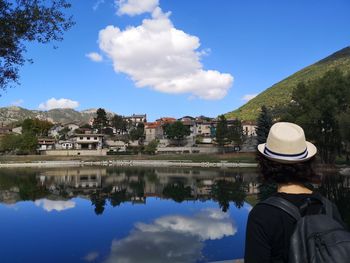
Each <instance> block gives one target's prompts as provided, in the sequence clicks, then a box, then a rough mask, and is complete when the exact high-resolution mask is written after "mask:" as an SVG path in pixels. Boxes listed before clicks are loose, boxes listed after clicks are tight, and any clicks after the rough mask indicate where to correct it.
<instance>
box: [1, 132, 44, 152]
mask: <svg viewBox="0 0 350 263" xmlns="http://www.w3.org/2000/svg"><path fill="white" fill-rule="evenodd" d="M37 144H38V140H37V138H36V136H35V135H34V134H32V133H24V134H21V135H16V134H7V135H5V136H4V137H3V138H2V139H1V141H0V152H4V153H10V154H15V153H17V154H30V153H35V152H36V147H37Z"/></svg>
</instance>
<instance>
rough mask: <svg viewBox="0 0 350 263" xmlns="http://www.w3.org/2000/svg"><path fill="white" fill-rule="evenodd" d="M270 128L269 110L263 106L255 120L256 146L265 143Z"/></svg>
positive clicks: (270, 117)
mask: <svg viewBox="0 0 350 263" xmlns="http://www.w3.org/2000/svg"><path fill="white" fill-rule="evenodd" d="M271 126H272V115H271V112H270V110H269V109H267V108H266V107H265V106H262V107H261V112H260V114H259V117H258V119H257V127H256V135H257V140H258V144H261V143H265V142H266V139H267V135H268V134H269V131H270V128H271Z"/></svg>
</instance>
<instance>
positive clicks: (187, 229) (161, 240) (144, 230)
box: [106, 209, 237, 263]
mask: <svg viewBox="0 0 350 263" xmlns="http://www.w3.org/2000/svg"><path fill="white" fill-rule="evenodd" d="M236 232H237V228H236V226H235V224H234V222H233V221H232V219H230V218H229V216H228V215H227V214H225V213H223V212H221V211H220V210H219V209H205V210H202V211H201V212H199V213H198V214H196V215H194V216H193V217H189V216H181V215H173V216H165V217H161V218H158V219H156V220H155V221H154V222H153V223H151V224H144V223H138V224H136V225H135V229H134V230H132V231H131V233H130V235H129V236H127V237H125V238H124V239H121V240H114V241H113V242H112V247H111V254H110V256H109V257H108V259H107V261H106V263H112V262H113V263H129V262H130V263H131V262H154V263H157V262H170V263H174V262H196V260H198V259H200V258H201V251H202V248H203V245H204V244H203V243H202V242H201V241H205V240H215V239H221V238H223V237H225V236H232V235H234V234H235V233H236Z"/></svg>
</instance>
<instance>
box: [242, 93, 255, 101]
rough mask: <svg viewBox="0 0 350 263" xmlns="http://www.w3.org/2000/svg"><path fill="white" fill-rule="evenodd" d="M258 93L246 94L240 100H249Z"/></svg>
mask: <svg viewBox="0 0 350 263" xmlns="http://www.w3.org/2000/svg"><path fill="white" fill-rule="evenodd" d="M256 96H258V94H246V95H244V96H243V97H242V100H244V101H250V100H251V99H254V98H255V97H256Z"/></svg>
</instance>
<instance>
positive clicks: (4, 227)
mask: <svg viewBox="0 0 350 263" xmlns="http://www.w3.org/2000/svg"><path fill="white" fill-rule="evenodd" d="M256 177H257V173H256V172H255V171H254V170H253V171H249V170H190V169H164V168H163V169H162V168H161V169H141V168H140V169H137V168H130V169H127V168H105V167H104V168H96V167H87V168H67V169H66V168H65V169H45V170H28V169H26V170H0V215H1V216H0V229H1V231H0V233H1V235H0V261H1V262H4V263H5V262H6V263H12V262H18V263H24V262H35V263H40V262H45V263H46V262H52V263H53V262H60V263H62V262H215V261H223V260H229V259H231V260H232V259H239V258H242V257H243V251H244V236H245V227H246V221H247V216H248V213H249V211H250V209H251V205H250V204H249V203H247V202H245V201H244V200H245V198H246V196H247V194H249V192H251V193H254V192H255V191H256Z"/></svg>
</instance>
